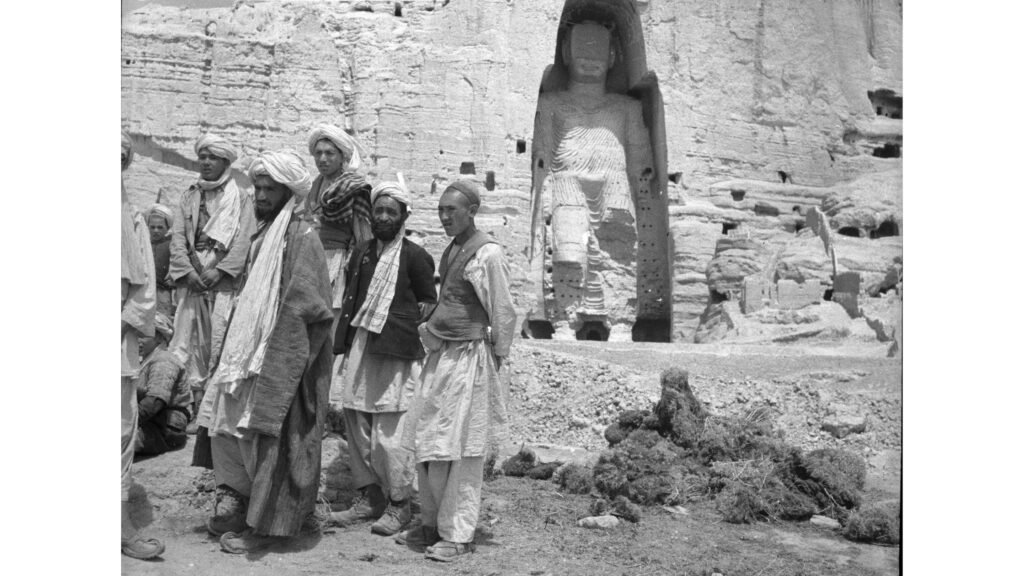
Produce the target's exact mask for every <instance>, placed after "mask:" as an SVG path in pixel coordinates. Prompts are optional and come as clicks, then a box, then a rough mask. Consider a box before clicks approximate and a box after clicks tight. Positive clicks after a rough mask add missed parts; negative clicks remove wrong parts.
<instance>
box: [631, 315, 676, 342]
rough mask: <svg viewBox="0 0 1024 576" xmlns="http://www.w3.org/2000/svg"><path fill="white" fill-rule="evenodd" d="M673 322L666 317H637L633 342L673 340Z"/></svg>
mask: <svg viewBox="0 0 1024 576" xmlns="http://www.w3.org/2000/svg"><path fill="white" fill-rule="evenodd" d="M671 341H672V323H671V322H669V321H668V320H667V319H665V318H637V320H636V323H635V324H633V342H671Z"/></svg>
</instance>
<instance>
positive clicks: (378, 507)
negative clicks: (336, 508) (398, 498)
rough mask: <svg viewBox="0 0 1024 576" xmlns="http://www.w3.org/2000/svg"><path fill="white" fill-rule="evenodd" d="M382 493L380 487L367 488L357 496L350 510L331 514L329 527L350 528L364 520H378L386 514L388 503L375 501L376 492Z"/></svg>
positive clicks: (328, 521) (381, 499)
mask: <svg viewBox="0 0 1024 576" xmlns="http://www.w3.org/2000/svg"><path fill="white" fill-rule="evenodd" d="M373 488H376V492H377V493H378V494H379V493H380V487H379V486H370V487H368V488H365V489H364V490H363V491H362V492H360V493H359V495H358V496H356V498H355V500H353V501H352V505H351V506H349V508H348V510H342V511H341V512H331V517H330V518H329V519H328V520H327V523H328V525H331V526H349V525H352V524H355V523H357V522H363V521H364V520H376V519H377V518H380V517H381V516H382V515H383V514H384V509H385V507H386V506H387V503H386V502H385V501H384V499H383V498H380V499H379V500H378V501H376V502H375V501H374V500H375V498H374V490H373Z"/></svg>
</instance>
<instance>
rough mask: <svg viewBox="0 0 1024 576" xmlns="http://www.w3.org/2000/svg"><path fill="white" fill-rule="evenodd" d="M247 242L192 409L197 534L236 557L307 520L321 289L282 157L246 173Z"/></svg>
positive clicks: (324, 392)
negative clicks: (206, 510) (201, 499)
mask: <svg viewBox="0 0 1024 576" xmlns="http://www.w3.org/2000/svg"><path fill="white" fill-rule="evenodd" d="M249 177H250V178H251V179H252V182H253V187H254V191H255V193H254V199H255V206H256V217H257V218H258V224H257V232H256V234H255V235H254V236H253V237H252V239H251V240H252V244H251V248H250V253H249V258H248V263H247V266H246V277H245V283H244V287H243V288H242V291H241V292H240V293H239V295H238V305H237V306H236V308H235V312H234V315H233V316H232V318H231V324H230V325H229V326H228V329H227V334H226V336H225V338H224V350H223V352H222V354H221V358H220V361H219V363H218V364H217V368H216V370H215V372H214V374H213V376H211V378H210V383H209V386H208V390H207V393H206V395H205V397H204V398H203V402H202V405H201V407H200V411H199V418H198V422H199V425H200V426H202V427H204V428H206V429H207V430H208V435H209V439H210V449H211V453H212V461H213V472H214V476H215V478H216V482H217V502H216V504H215V508H214V516H213V517H212V518H210V520H209V521H208V522H207V528H208V530H209V531H210V532H211V533H213V534H215V535H220V536H221V538H220V543H221V548H222V549H223V550H224V551H226V552H229V553H233V554H242V553H246V552H250V551H254V550H258V549H261V548H264V547H266V546H267V545H269V544H271V543H273V542H274V541H275V540H276V539H279V538H280V537H289V536H295V535H298V534H299V532H300V531H301V529H302V527H303V524H304V523H305V521H306V520H307V518H308V517H309V516H310V515H311V514H312V513H313V509H314V505H315V504H316V499H317V489H318V488H319V481H320V441H321V436H322V435H323V428H324V420H325V419H326V408H327V398H328V393H329V390H330V373H331V359H332V358H331V334H330V330H331V323H332V321H333V319H334V315H333V314H332V312H331V285H330V282H329V281H328V279H327V261H326V259H325V258H324V250H323V247H322V246H321V245H320V239H319V238H318V237H317V235H316V233H315V231H314V230H313V229H312V228H311V227H310V225H309V223H308V222H306V221H305V220H304V219H303V218H302V217H301V216H300V215H299V214H297V213H296V212H297V210H296V208H297V207H299V206H301V202H302V196H303V195H305V194H306V193H308V191H309V186H310V181H309V173H308V172H307V171H306V169H305V167H304V166H303V164H302V159H301V158H299V157H298V156H297V155H296V154H295V153H293V152H268V153H264V154H261V155H260V156H259V157H257V158H256V160H255V161H254V162H253V163H252V165H251V166H250V167H249Z"/></svg>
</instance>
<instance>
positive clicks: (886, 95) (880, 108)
mask: <svg viewBox="0 0 1024 576" xmlns="http://www.w3.org/2000/svg"><path fill="white" fill-rule="evenodd" d="M868 99H869V100H871V106H872V107H874V109H875V114H876V115H877V116H885V117H886V118H892V119H894V120H901V119H903V97H902V96H899V95H897V94H896V92H894V91H892V90H889V89H887V88H880V89H878V90H868Z"/></svg>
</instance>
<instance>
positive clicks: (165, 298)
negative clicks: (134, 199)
mask: <svg viewBox="0 0 1024 576" xmlns="http://www.w3.org/2000/svg"><path fill="white" fill-rule="evenodd" d="M146 224H148V225H149V241H150V243H151V244H152V247H153V265H154V266H155V267H156V311H157V312H159V313H160V314H165V315H166V316H168V317H169V318H173V317H174V310H175V307H174V283H173V282H172V281H171V279H170V277H169V276H168V274H167V273H168V272H170V270H171V228H173V227H174V212H173V211H171V209H170V208H168V207H167V206H164V205H163V204H153V206H152V208H150V209H149V212H146Z"/></svg>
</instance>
